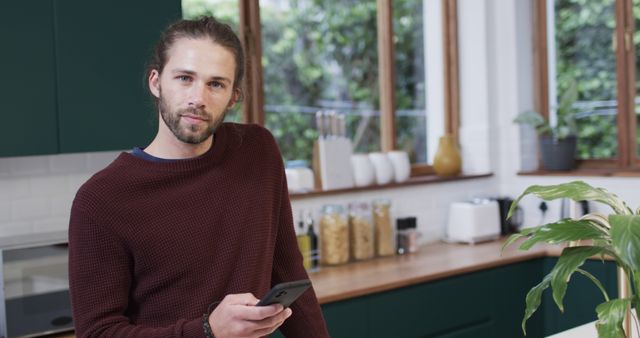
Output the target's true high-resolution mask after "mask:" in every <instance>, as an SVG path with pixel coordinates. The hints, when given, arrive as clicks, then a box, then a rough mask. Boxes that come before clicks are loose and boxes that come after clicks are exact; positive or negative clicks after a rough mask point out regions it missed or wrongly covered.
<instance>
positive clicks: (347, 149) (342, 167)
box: [313, 137, 354, 190]
mask: <svg viewBox="0 0 640 338" xmlns="http://www.w3.org/2000/svg"><path fill="white" fill-rule="evenodd" d="M352 147H353V146H352V145H351V140H349V139H348V138H346V137H337V138H325V139H318V140H317V141H316V142H315V144H314V146H313V171H314V173H315V179H316V187H321V188H322V190H330V189H343V188H352V187H353V186H354V180H353V169H352V168H351V155H352V154H353V149H352Z"/></svg>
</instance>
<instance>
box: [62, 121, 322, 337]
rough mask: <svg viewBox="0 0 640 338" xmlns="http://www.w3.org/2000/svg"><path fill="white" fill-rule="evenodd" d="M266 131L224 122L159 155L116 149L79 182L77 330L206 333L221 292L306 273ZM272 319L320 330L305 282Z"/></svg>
mask: <svg viewBox="0 0 640 338" xmlns="http://www.w3.org/2000/svg"><path fill="white" fill-rule="evenodd" d="M284 177H285V176H284V169H283V165H282V159H281V155H280V152H279V151H278V147H277V145H276V143H275V141H274V139H273V137H272V136H271V134H270V133H269V132H268V131H267V130H266V129H264V128H261V127H258V126H255V125H239V124H230V123H224V124H222V125H221V126H220V127H219V128H218V129H217V130H216V137H215V142H214V144H213V146H212V147H211V149H210V150H209V151H208V152H206V153H205V154H203V155H202V156H199V157H197V158H194V159H187V160H179V161H174V162H168V163H157V162H151V161H147V160H144V159H141V158H138V157H135V156H133V155H131V154H129V153H122V154H120V155H119V156H118V158H116V159H115V161H114V162H113V163H111V164H110V165H109V166H108V167H107V168H105V169H104V170H102V171H100V172H98V173H97V174H96V175H94V176H93V177H92V178H91V179H89V181H88V182H86V183H85V184H84V185H83V186H82V187H81V188H80V190H79V191H78V193H77V195H76V198H75V200H74V202H73V207H72V210H71V221H70V224H69V280H70V291H71V301H72V305H73V315H74V321H75V326H76V334H77V336H78V337H109V338H115V337H149V338H163V337H167V338H169V337H185V338H186V337H194V338H196V337H197V338H203V337H204V331H203V328H202V314H203V313H205V312H206V310H207V306H208V305H209V304H210V303H212V302H215V301H219V300H222V298H224V296H225V295H227V294H233V293H246V292H251V293H253V294H254V295H255V296H256V297H258V298H260V297H262V296H263V295H264V294H266V293H267V291H269V289H270V288H271V286H273V285H275V284H277V283H279V282H285V281H293V280H298V279H303V278H308V276H307V273H306V272H305V270H304V268H303V266H302V257H301V255H300V253H299V250H298V246H297V242H296V237H295V232H294V227H293V221H292V216H291V205H290V202H289V196H288V194H287V185H286V181H285V178H284ZM291 308H292V310H293V316H291V317H290V318H289V319H287V320H286V321H285V323H284V324H283V325H282V326H281V327H280V330H281V332H282V333H283V334H284V335H285V336H287V337H328V333H327V329H326V327H325V324H324V319H323V317H322V312H321V310H320V307H319V305H318V302H317V299H316V296H315V293H314V291H313V289H310V290H308V291H307V292H305V294H304V295H303V296H302V297H300V298H299V299H298V300H297V301H296V302H295V303H294V304H293V305H292V306H291Z"/></svg>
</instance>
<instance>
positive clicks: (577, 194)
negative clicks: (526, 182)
mask: <svg viewBox="0 0 640 338" xmlns="http://www.w3.org/2000/svg"><path fill="white" fill-rule="evenodd" d="M529 194H533V195H535V196H538V197H539V198H542V199H543V200H545V201H551V200H555V199H558V198H570V199H572V200H574V201H583V200H588V201H595V202H600V203H604V204H606V205H608V206H610V207H611V208H612V209H613V210H614V211H615V213H617V214H621V215H628V214H632V213H633V212H632V210H631V209H630V208H629V207H628V206H627V204H626V203H625V202H624V201H622V200H621V199H620V198H618V196H616V195H614V194H612V193H610V192H608V191H606V190H605V189H602V188H594V187H592V186H590V185H589V184H587V183H585V182H583V181H573V182H569V183H563V184H557V185H532V186H530V187H528V188H527V189H526V190H525V191H524V192H523V193H522V194H521V195H520V196H518V198H516V199H515V200H514V201H513V203H511V208H509V214H508V215H507V218H509V217H511V215H512V214H513V212H514V211H515V209H516V207H517V206H518V203H519V202H520V200H521V199H522V198H523V197H524V196H526V195H529Z"/></svg>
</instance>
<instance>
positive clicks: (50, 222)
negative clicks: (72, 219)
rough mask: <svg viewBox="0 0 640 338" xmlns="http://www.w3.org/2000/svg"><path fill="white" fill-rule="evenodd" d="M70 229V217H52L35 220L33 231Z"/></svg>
mask: <svg viewBox="0 0 640 338" xmlns="http://www.w3.org/2000/svg"><path fill="white" fill-rule="evenodd" d="M67 229H69V218H68V217H50V218H47V219H42V220H36V221H35V222H33V231H36V232H48V231H57V230H67Z"/></svg>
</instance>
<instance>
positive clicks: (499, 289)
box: [490, 259, 544, 338]
mask: <svg viewBox="0 0 640 338" xmlns="http://www.w3.org/2000/svg"><path fill="white" fill-rule="evenodd" d="M543 268H544V259H536V260H531V261H527V262H522V263H517V264H511V265H506V266H501V267H498V268H495V269H492V270H491V271H492V276H493V282H492V285H491V294H492V295H494V297H493V301H492V302H491V303H490V304H491V306H492V313H493V314H494V316H493V324H494V325H493V328H492V330H493V332H492V335H491V337H510V338H517V337H525V336H524V334H523V332H522V327H521V325H520V323H521V321H522V317H523V316H524V308H525V297H526V295H527V293H528V292H529V290H530V289H531V288H532V287H533V286H535V285H536V284H538V283H539V282H540V280H542V272H543ZM543 320H544V315H543V312H542V311H541V310H538V311H536V312H535V313H534V314H533V316H532V317H531V318H529V320H528V321H527V335H526V337H527V338H535V337H542V336H543V331H544V330H543V329H544V322H543Z"/></svg>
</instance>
